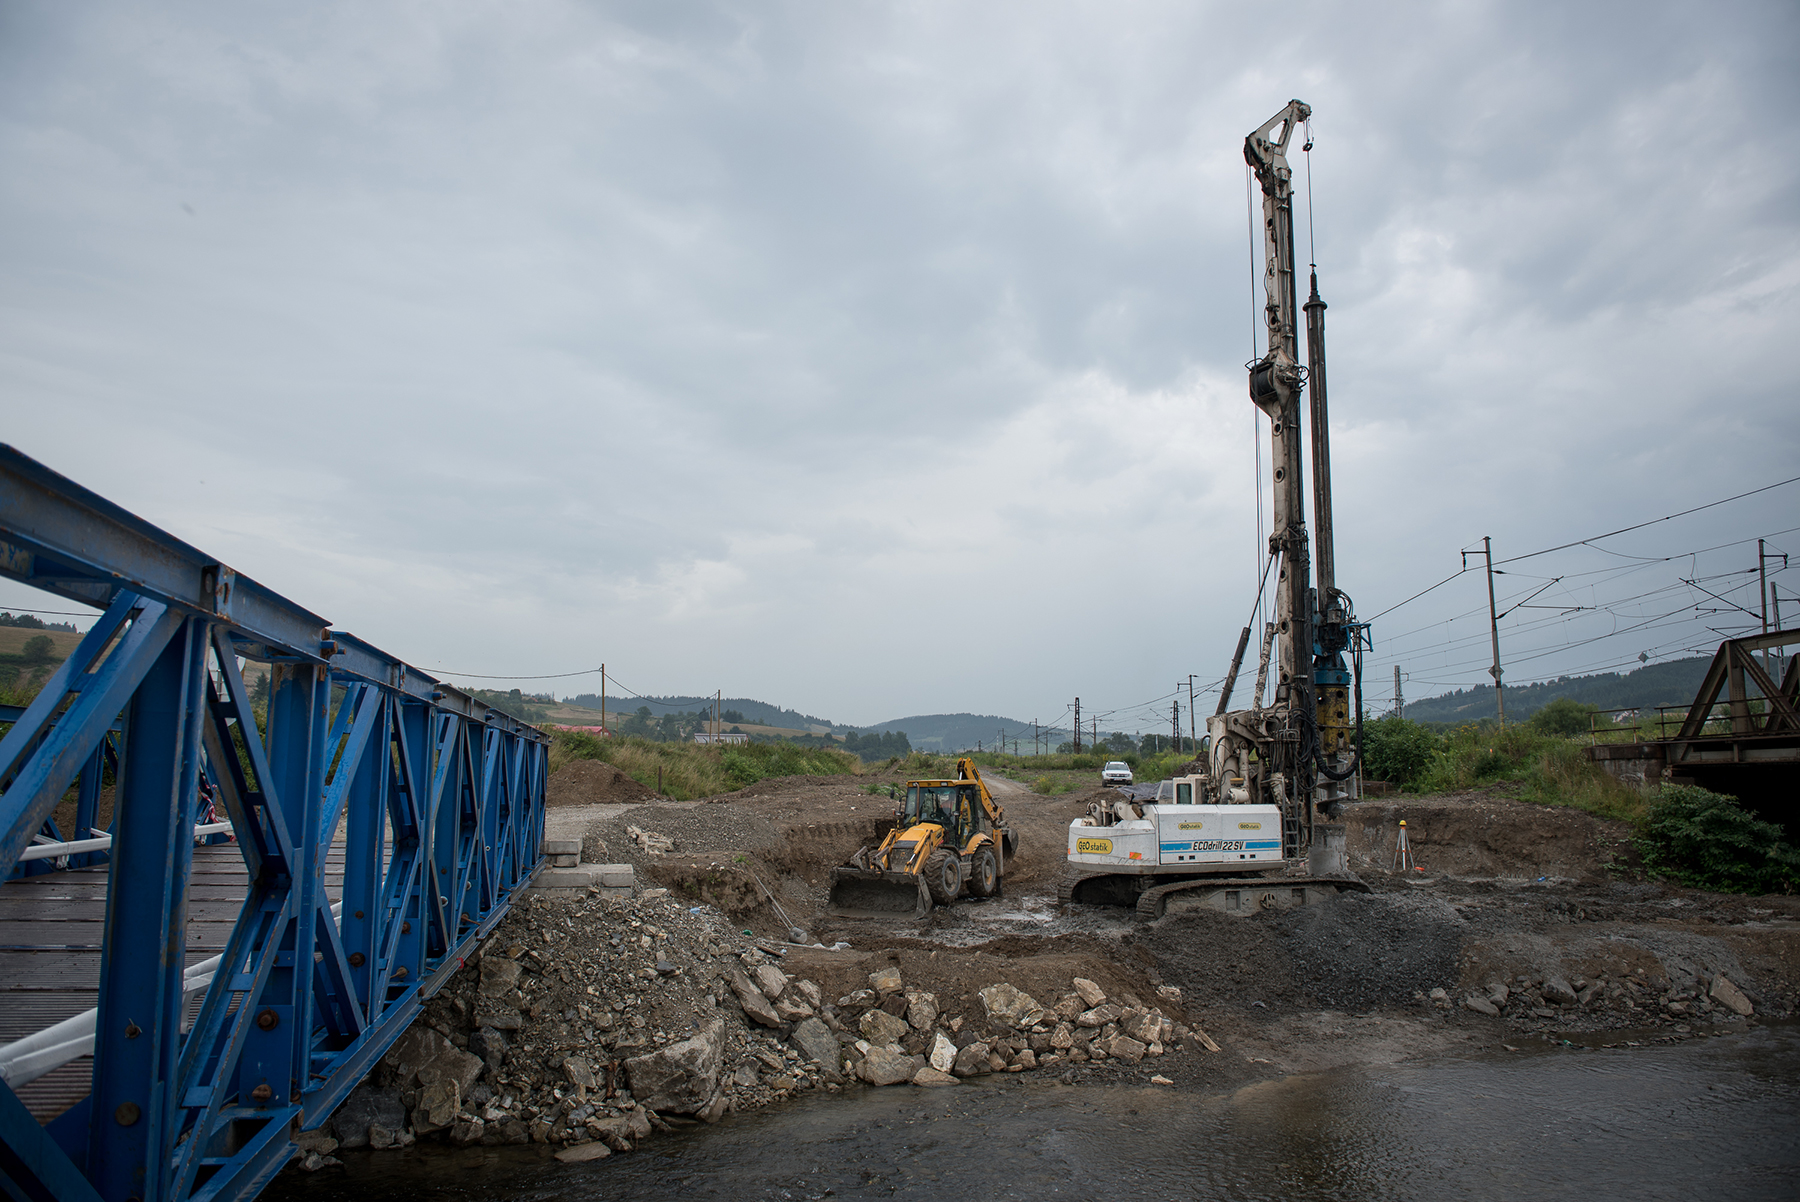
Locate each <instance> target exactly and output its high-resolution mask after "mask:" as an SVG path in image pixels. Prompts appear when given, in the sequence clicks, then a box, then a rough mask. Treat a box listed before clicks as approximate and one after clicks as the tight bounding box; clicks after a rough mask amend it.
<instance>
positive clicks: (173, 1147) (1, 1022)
mask: <svg viewBox="0 0 1800 1202" xmlns="http://www.w3.org/2000/svg"><path fill="white" fill-rule="evenodd" d="M0 574H4V575H5V576H6V577H8V578H10V579H12V580H16V581H20V582H23V583H25V584H29V585H32V586H34V587H36V588H39V589H42V590H44V591H45V592H47V593H49V594H52V595H54V596H55V597H57V598H59V599H61V600H62V601H64V602H76V603H79V604H82V605H85V606H89V607H91V608H92V609H93V611H94V613H95V615H96V617H95V620H94V623H93V625H92V626H91V627H90V628H89V630H88V631H87V633H86V634H85V635H84V636H83V637H82V638H81V640H80V644H79V646H78V647H77V648H76V650H75V651H74V652H73V653H72V654H70V655H69V657H68V658H67V659H66V660H64V661H63V662H62V664H61V665H60V666H58V667H57V668H56V670H55V672H54V673H53V674H52V675H50V676H49V678H48V680H47V681H46V682H45V683H44V685H43V687H42V688H41V690H40V691H39V692H38V693H37V694H36V695H35V697H32V698H30V699H29V700H28V702H27V703H26V704H24V705H22V706H7V707H4V708H0V730H3V731H4V734H3V735H0V814H3V815H4V821H0V830H3V831H4V832H5V839H4V842H0V1184H3V1185H4V1186H5V1187H6V1191H7V1193H8V1194H9V1195H10V1196H11V1197H12V1198H15V1199H33V1200H37V1202H53V1200H54V1202H76V1200H81V1202H98V1200H101V1199H104V1200H105V1202H127V1200H136V1202H190V1200H196V1202H197V1200H210V1199H231V1198H249V1197H252V1196H254V1195H255V1194H256V1193H257V1192H258V1191H259V1190H260V1189H261V1188H262V1187H263V1185H264V1184H266V1183H267V1182H268V1180H269V1179H270V1178H271V1177H272V1176H273V1175H274V1174H275V1173H276V1172H277V1171H278V1170H279V1169H280V1168H281V1167H282V1165H283V1164H285V1163H286V1162H287V1160H288V1159H289V1157H290V1156H291V1154H292V1152H293V1148H294V1143H293V1137H294V1136H295V1135H296V1134H297V1133H299V1132H301V1131H305V1130H310V1129H312V1128H314V1127H317V1126H318V1125H320V1124H321V1123H323V1122H324V1121H325V1120H326V1119H327V1118H328V1117H330V1115H331V1112H332V1111H333V1110H334V1109H335V1108H336V1107H337V1105H338V1103H339V1102H341V1101H342V1100H343V1099H344V1097H345V1096H346V1095H347V1094H348V1093H349V1092H350V1091H351V1089H353V1088H354V1087H355V1086H356V1084H357V1082H358V1081H360V1080H361V1078H362V1077H363V1075H364V1074H365V1073H366V1072H367V1071H368V1070H369V1068H370V1067H372V1066H373V1064H374V1063H375V1061H376V1060H378V1059H379V1058H380V1057H381V1055H382V1054H383V1053H384V1052H385V1051H386V1050H387V1049H388V1047H389V1045H390V1044H392V1043H393V1041H394V1040H395V1039H396V1038H397V1037H398V1036H399V1035H400V1033H401V1032H403V1031H404V1030H405V1029H406V1027H407V1025H408V1024H409V1023H411V1022H412V1020H413V1018H414V1017H415V1016H416V1015H417V1014H418V1013H419V1010H420V1008H421V1006H422V1005H423V1003H424V1002H425V1000H426V999H428V998H429V997H430V996H431V995H432V994H433V993H434V992H436V990H437V989H438V988H439V987H440V986H441V985H442V984H444V983H445V982H446V981H447V980H448V978H449V977H450V975H451V974H452V973H454V972H455V971H456V970H457V969H458V967H459V966H460V965H461V963H462V961H463V959H464V958H465V957H466V956H467V955H468V954H469V953H470V951H471V950H472V949H473V947H474V945H475V944H476V942H477V941H478V940H480V939H481V938H482V937H483V936H484V935H485V934H486V933H487V932H488V931H489V930H491V929H492V927H493V926H494V925H495V924H496V923H498V922H499V921H500V919H501V918H502V917H504V915H505V914H506V912H507V909H508V907H509V906H510V904H511V902H512V900H513V899H514V897H515V896H517V895H518V893H519V891H520V890H521V889H522V888H523V887H524V886H525V885H526V884H527V883H529V881H530V878H531V876H532V875H533V873H534V872H535V871H536V869H537V867H538V863H539V858H540V857H539V851H540V845H541V843H542V836H543V823H544V777H545V771H546V764H547V759H548V756H547V749H548V742H549V740H548V737H547V736H546V735H545V734H544V733H543V732H541V731H539V730H537V729H535V728H533V727H530V726H527V725H525V724H524V723H521V722H519V721H517V720H515V719H513V718H511V717H509V716H508V715H506V714H503V713H501V712H499V711H497V710H492V709H489V708H488V707H486V706H484V705H482V704H481V703H480V702H478V701H476V700H474V699H473V698H470V697H468V696H466V695H465V694H463V693H461V692H459V691H457V690H456V689H454V688H450V687H448V686H446V685H444V684H442V683H440V682H439V681H437V680H435V679H434V678H432V677H431V676H430V675H428V674H426V673H424V672H421V671H419V670H418V669H417V668H413V667H411V666H409V665H408V664H406V663H404V662H402V661H401V660H399V659H396V658H395V657H393V656H391V655H388V654H386V653H384V652H382V651H381V650H379V649H378V648H375V647H373V646H370V645H369V644H368V643H365V642H363V641H361V640H359V639H357V638H355V637H353V636H351V635H349V634H347V633H345V632H343V631H340V630H334V629H332V627H331V625H330V624H329V623H328V622H327V621H326V620H325V619H323V618H321V617H319V616H318V615H316V614H313V613H310V612H308V611H307V610H306V609H304V608H302V607H301V606H299V605H297V604H295V603H294V602H292V601H289V600H288V599H287V598H285V597H282V596H280V595H279V594H277V593H275V592H273V591H271V590H270V589H267V588H264V587H263V586H261V585H259V584H257V583H256V582H255V581H254V580H251V579H249V578H248V577H245V576H241V575H239V574H237V573H236V572H234V571H232V570H231V569H230V568H229V567H227V566H226V565H224V564H222V563H220V562H218V561H217V560H216V559H213V558H212V557H210V556H208V555H206V554H205V553H203V552H201V551H199V550H197V549H196V548H194V547H191V546H189V545H188V544H186V543H184V542H182V541H181V540H179V539H177V538H175V537H173V536H172V535H170V534H168V533H166V532H164V531H162V530H160V529H158V528H157V527H155V526H153V525H151V524H150V523H148V522H146V521H144V520H143V519H141V518H139V517H137V516H136V515H134V514H132V513H129V512H127V511H126V510H124V509H122V508H120V507H119V506H117V505H114V504H112V503H111V502H109V501H107V500H105V499H104V498H102V497H100V496H98V495H96V494H95V493H92V492H90V491H88V490H87V489H85V488H83V487H81V486H80V485H78V484H75V483H74V482H72V481H70V480H68V479H65V478H64V477H62V476H60V475H58V474H56V473H55V472H53V471H51V470H50V469H48V468H46V467H44V466H43V465H42V464H39V463H37V462H35V461H34V460H32V459H30V458H28V457H27V456H25V455H23V454H20V453H19V452H18V451H16V450H14V449H12V448H11V447H4V446H0ZM246 667H253V668H254V669H255V671H254V673H253V675H255V676H259V677H260V676H266V678H267V687H266V691H265V690H263V689H260V688H259V689H258V690H257V691H256V694H255V695H254V696H253V694H252V690H250V689H247V688H246V687H245V670H246Z"/></svg>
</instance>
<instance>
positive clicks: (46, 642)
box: [19, 634, 56, 664]
mask: <svg viewBox="0 0 1800 1202" xmlns="http://www.w3.org/2000/svg"><path fill="white" fill-rule="evenodd" d="M19 654H20V656H21V657H22V658H23V659H24V660H25V662H26V663H28V664H41V663H44V662H45V661H47V660H49V659H51V658H53V657H54V656H55V655H56V642H55V640H53V639H52V638H51V637H50V636H49V635H47V634H34V635H32V636H31V637H30V638H28V639H26V640H25V649H24V650H23V651H21V652H20V653H19Z"/></svg>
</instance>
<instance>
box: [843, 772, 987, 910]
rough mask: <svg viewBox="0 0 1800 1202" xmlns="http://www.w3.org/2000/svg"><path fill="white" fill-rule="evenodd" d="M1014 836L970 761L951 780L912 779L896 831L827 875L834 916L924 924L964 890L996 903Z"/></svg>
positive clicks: (898, 811)
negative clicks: (905, 917) (904, 918)
mask: <svg viewBox="0 0 1800 1202" xmlns="http://www.w3.org/2000/svg"><path fill="white" fill-rule="evenodd" d="M1018 845H1019V840H1018V836H1017V835H1015V834H1014V833H1013V831H1012V828H1011V827H1009V826H1007V825H1006V814H1005V812H1004V811H1003V810H1002V809H1001V808H1000V806H999V805H998V804H997V803H996V802H995V801H994V795H993V794H992V793H989V792H988V788H987V785H986V784H985V783H983V781H982V779H981V770H980V769H979V768H977V767H976V766H975V762H974V761H973V760H970V759H960V760H957V761H956V779H955V780H909V781H907V782H906V792H905V793H904V794H903V795H902V797H901V801H900V805H899V806H898V807H897V808H896V810H895V812H894V829H893V830H892V831H890V832H889V833H888V836H887V838H885V839H883V840H882V841H881V842H880V844H878V845H877V846H875V847H864V848H863V849H862V850H861V851H858V852H857V853H856V854H855V855H854V856H852V857H851V858H850V862H849V863H848V864H845V865H844V866H842V867H839V868H833V869H832V870H831V904H830V909H831V913H833V914H839V915H847V916H858V917H890V916H893V915H897V914H906V913H910V914H911V915H912V916H913V917H914V918H923V917H924V916H925V915H927V914H929V913H930V912H931V907H933V906H934V905H935V906H942V905H948V904H949V903H950V902H952V901H954V900H955V899H956V898H957V897H959V896H961V895H962V894H963V893H964V892H965V891H967V892H968V893H969V894H970V895H972V896H974V897H996V896H998V895H999V893H1000V891H1001V888H1002V886H1003V883H1004V881H1005V879H1006V863H1007V861H1008V860H1010V859H1011V858H1012V854H1013V852H1014V851H1015V850H1016V849H1017V848H1018Z"/></svg>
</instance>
